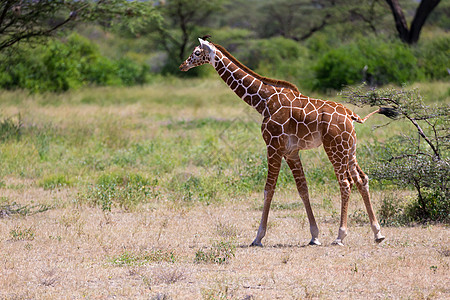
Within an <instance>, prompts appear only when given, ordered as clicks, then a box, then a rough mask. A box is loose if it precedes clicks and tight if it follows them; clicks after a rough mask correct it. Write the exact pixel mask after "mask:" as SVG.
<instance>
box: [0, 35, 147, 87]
mask: <svg viewBox="0 0 450 300" xmlns="http://www.w3.org/2000/svg"><path fill="white" fill-rule="evenodd" d="M0 58H1V60H2V61H5V62H6V63H4V64H2V65H1V66H0V88H5V89H15V88H23V89H28V90H30V91H34V92H44V91H51V92H60V91H67V90H69V89H76V88H79V87H81V86H83V85H87V84H94V85H119V86H120V85H134V84H142V83H145V82H147V81H148V76H147V75H148V72H149V68H148V67H147V66H145V65H140V64H138V63H136V62H134V61H133V60H131V59H130V58H121V59H119V60H111V59H109V58H107V57H104V56H103V55H101V54H100V51H99V49H98V47H97V45H96V44H94V43H93V42H91V41H89V40H88V39H86V38H84V37H82V36H80V35H77V34H71V35H69V36H68V37H67V39H66V40H65V41H61V40H51V41H49V42H48V43H47V44H46V45H41V46H38V47H35V48H29V47H25V46H24V47H20V48H19V49H18V51H17V52H15V53H9V54H3V55H2V56H1V57H0Z"/></svg>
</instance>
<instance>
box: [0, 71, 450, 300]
mask: <svg viewBox="0 0 450 300" xmlns="http://www.w3.org/2000/svg"><path fill="white" fill-rule="evenodd" d="M439 86H440V87H441V89H444V88H443V87H442V86H444V85H443V84H441V85H439ZM433 90H438V89H437V88H434V89H433ZM446 90H447V89H445V90H444V92H445V91H446ZM444 92H440V93H438V96H439V95H446V94H445V93H444ZM439 97H440V96H439ZM441 98H442V97H441ZM446 99H447V98H446ZM445 101H447V100H445ZM168 104H170V105H168ZM0 109H1V116H0V117H2V118H5V117H17V118H18V115H17V114H18V113H20V115H21V117H22V121H23V124H22V125H23V128H22V130H23V133H22V135H21V137H20V138H19V137H17V138H15V137H13V138H9V139H8V140H6V141H5V142H2V144H0V161H1V163H0V209H1V208H2V207H3V208H4V209H3V210H0V299H65V298H69V299H82V298H87V299H110V298H122V299H313V298H319V299H336V298H341V299H348V298H351V299H378V298H383V299H384V298H393V299H446V298H447V299H448V298H450V288H449V286H450V276H449V274H450V254H449V253H450V246H449V245H450V231H449V228H448V227H446V226H444V225H433V226H432V225H430V226H416V227H389V228H384V229H383V231H384V234H385V235H386V237H387V239H386V241H385V242H383V243H382V244H380V245H375V244H374V243H373V241H372V236H373V234H372V232H371V230H370V228H369V226H368V225H367V224H366V222H367V216H366V214H365V212H364V205H363V204H362V201H361V199H360V196H359V195H357V194H355V195H353V196H352V198H351V203H350V214H349V219H350V222H349V223H350V228H349V236H348V237H347V238H346V240H345V243H346V245H345V246H344V247H333V246H331V245H330V244H331V242H332V241H333V240H334V238H335V237H336V235H337V229H338V221H339V198H338V193H339V191H338V187H337V184H336V182H335V179H334V175H333V173H332V168H331V167H330V165H329V162H327V160H326V157H325V154H324V152H323V150H320V151H308V152H305V153H302V154H301V155H302V159H303V161H304V166H305V172H306V173H307V178H308V180H309V181H310V185H309V187H310V189H309V190H310V193H311V199H312V206H313V210H314V212H315V215H316V217H317V219H318V222H319V227H320V230H321V236H320V240H321V242H322V243H323V246H320V247H310V246H306V245H307V243H308V242H309V239H310V234H309V228H308V221H307V218H306V214H305V211H304V209H303V205H302V203H301V201H300V200H299V197H298V195H297V193H296V191H295V187H294V185H293V183H292V181H289V180H287V179H286V178H287V177H288V176H290V173H289V171H286V170H284V171H282V173H281V175H280V181H281V182H280V184H279V189H278V191H277V193H276V194H275V199H274V203H273V204H272V205H273V206H272V208H273V209H272V211H271V214H270V218H269V229H268V233H267V236H266V238H265V239H264V240H263V243H264V245H265V247H264V248H249V247H248V245H249V244H250V243H251V241H252V240H253V238H254V237H255V234H256V230H257V227H258V223H259V220H260V211H261V208H262V191H261V189H262V188H259V186H260V185H261V186H262V185H263V183H261V181H263V180H264V178H265V172H266V171H265V169H264V167H265V165H264V163H262V162H261V157H260V156H258V155H259V154H260V153H263V152H264V145H263V141H262V139H261V138H260V135H259V129H258V125H254V123H255V120H256V121H257V120H259V119H258V118H259V116H256V115H255V113H254V112H251V110H250V108H248V107H247V106H246V105H245V104H243V103H239V100H238V99H236V97H234V96H233V95H232V94H231V92H230V91H229V90H228V89H227V88H226V87H224V85H223V84H221V83H220V82H219V81H218V80H207V81H204V82H203V81H186V82H185V81H178V82H176V84H175V85H173V84H172V83H157V84H154V85H149V86H145V87H142V88H141V87H136V88H123V89H122V88H92V89H86V90H83V91H79V92H73V93H67V94H61V95H52V94H49V95H28V94H25V93H21V92H1V93H0ZM362 115H364V114H363V113H362ZM14 122H16V121H14ZM381 122H384V121H383V119H377V118H374V121H373V122H372V124H379V123H381ZM16 123H17V122H16ZM14 124H15V123H14ZM390 128H391V129H390V130H385V131H377V132H376V133H374V132H373V131H371V129H370V125H364V126H359V127H358V137H359V138H360V141H361V143H360V145H364V143H365V142H367V141H370V140H371V139H373V138H374V136H375V135H376V136H377V138H378V139H380V140H382V139H383V138H385V137H386V136H388V135H389V134H393V133H392V132H394V134H395V132H399V131H401V129H402V128H403V127H402V124H393V127H390ZM392 128H394V129H393V130H392ZM220 135H222V136H220ZM217 136H219V137H217ZM230 145H231V146H232V147H234V148H232V147H230ZM362 148H363V147H360V148H359V149H362ZM258 151H259V152H258ZM360 154H361V155H360V158H361V157H364V152H362V151H361V152H360ZM213 155H215V156H216V157H211V156H213ZM366 157H367V154H366ZM121 172H122V173H121ZM286 174H287V175H286ZM113 175H114V176H115V175H118V176H119V175H120V176H124V175H130V176H131V175H135V177H134V178H138V177H136V176H137V175H143V178H142V180H140V181H139V182H138V183H139V184H138V185H136V186H132V187H133V188H134V189H128V190H127V189H124V191H125V192H123V193H124V195H122V194H120V193H119V192H117V190H114V191H113V192H111V190H108V189H103V190H102V189H101V188H100V187H101V185H100V184H99V181H98V180H99V179H101V178H103V179H105V178H110V179H111V178H114V176H113ZM102 176H103V177H102ZM130 178H131V177H130ZM139 178H140V177H139ZM289 178H290V177H289ZM155 179H156V180H157V183H155V185H156V186H155V190H151V193H148V194H142V193H141V192H142V189H141V188H144V187H146V182H147V181H148V182H150V183H152V184H153V182H154V181H155ZM283 180H284V181H283ZM104 181H105V180H104ZM113 183H114V181H113V180H112V179H111V180H110V181H109V182H106V183H105V184H106V185H107V184H113ZM96 187H97V188H98V189H95V188H96ZM152 188H153V186H152ZM372 190H373V191H372V195H373V203H374V205H375V207H376V208H377V209H379V207H380V203H381V202H382V199H383V198H384V197H386V195H393V194H394V197H398V198H402V199H403V198H404V199H406V200H407V198H408V197H410V195H411V192H409V191H395V192H393V191H391V190H390V189H389V187H387V188H386V187H381V188H378V189H377V188H376V187H375V188H373V189H372ZM92 191H94V192H103V193H106V192H110V194H108V195H110V196H112V197H113V198H114V197H118V195H119V196H123V197H124V198H126V197H128V196H130V197H132V198H133V199H135V198H136V197H141V198H142V202H139V203H138V204H136V205H135V206H130V207H125V206H120V205H118V204H117V203H112V206H111V207H112V209H111V211H108V210H102V207H101V205H98V204H95V203H96V201H97V202H98V201H100V200H99V199H103V198H95V197H96V194H95V193H92ZM80 195H81V196H80ZM83 195H84V196H83ZM82 196H83V197H84V198H83V197H82ZM141 198H139V199H141ZM127 199H128V198H127ZM133 199H131V200H133ZM113 200H114V201H117V199H112V200H111V201H113ZM106 204H108V203H106ZM22 208H26V209H27V210H26V211H25V210H23V209H22ZM18 211H21V212H24V213H16V212H18ZM202 253H203V254H204V256H197V254H202ZM203 254H202V255H203ZM196 258H197V259H196Z"/></svg>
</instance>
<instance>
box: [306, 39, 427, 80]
mask: <svg viewBox="0 0 450 300" xmlns="http://www.w3.org/2000/svg"><path fill="white" fill-rule="evenodd" d="M314 71H315V75H316V83H315V86H314V87H315V88H316V89H327V88H332V89H341V88H342V87H343V86H344V85H352V84H355V83H359V82H362V81H366V82H368V83H369V84H371V85H381V84H387V83H396V84H403V83H405V82H408V81H415V80H419V79H422V78H423V77H424V74H423V71H422V70H421V69H420V67H419V65H418V61H417V59H416V57H415V56H414V55H413V51H412V50H411V48H409V47H408V46H406V45H404V44H402V43H400V42H384V41H381V40H378V39H377V40H375V39H361V40H358V41H356V42H351V43H349V44H346V45H343V46H341V47H338V48H336V49H332V50H330V51H328V52H327V53H325V54H324V55H323V56H322V57H320V58H319V59H318V61H317V63H316V65H315V67H314Z"/></svg>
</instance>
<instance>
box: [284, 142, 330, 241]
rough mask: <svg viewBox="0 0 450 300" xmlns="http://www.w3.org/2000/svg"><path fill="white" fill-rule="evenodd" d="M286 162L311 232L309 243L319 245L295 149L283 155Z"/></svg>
mask: <svg viewBox="0 0 450 300" xmlns="http://www.w3.org/2000/svg"><path fill="white" fill-rule="evenodd" d="M285 159H286V162H287V164H288V166H289V168H290V169H291V171H292V175H293V176H294V179H295V183H296V185H297V190H298V193H299V194H300V197H301V198H302V201H303V204H304V205H305V209H306V214H307V215H308V221H309V230H310V232H311V236H312V237H311V241H310V242H309V244H310V245H321V244H320V242H319V227H317V223H316V219H315V218H314V214H313V211H312V209H311V204H310V202H309V193H308V186H307V184H306V179H305V174H304V172H303V167H302V162H301V160H300V157H299V155H298V152H297V151H294V152H293V153H291V154H290V155H287V156H285Z"/></svg>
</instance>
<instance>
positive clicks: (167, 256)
mask: <svg viewBox="0 0 450 300" xmlns="http://www.w3.org/2000/svg"><path fill="white" fill-rule="evenodd" d="M110 260H111V263H112V264H113V265H115V266H135V265H145V264H148V263H153V262H170V263H174V262H175V261H176V260H177V257H176V255H175V253H174V252H173V251H165V250H151V251H142V252H136V253H134V252H129V251H125V252H123V253H122V254H120V255H117V256H114V257H112V258H111V259H110Z"/></svg>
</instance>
